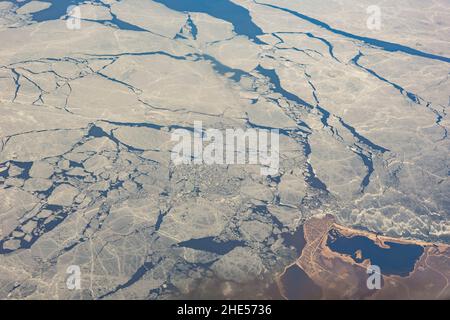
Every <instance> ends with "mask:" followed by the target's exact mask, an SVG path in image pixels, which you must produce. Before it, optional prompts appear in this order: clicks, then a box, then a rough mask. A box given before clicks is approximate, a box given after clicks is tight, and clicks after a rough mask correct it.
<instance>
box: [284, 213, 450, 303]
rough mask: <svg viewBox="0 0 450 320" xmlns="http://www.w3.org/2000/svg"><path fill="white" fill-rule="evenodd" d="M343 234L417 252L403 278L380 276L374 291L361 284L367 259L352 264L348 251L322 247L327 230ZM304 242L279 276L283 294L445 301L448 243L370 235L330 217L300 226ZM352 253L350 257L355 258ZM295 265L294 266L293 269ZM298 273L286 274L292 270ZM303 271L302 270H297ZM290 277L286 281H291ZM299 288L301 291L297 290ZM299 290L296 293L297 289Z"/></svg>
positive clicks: (448, 293) (449, 266)
mask: <svg viewBox="0 0 450 320" xmlns="http://www.w3.org/2000/svg"><path fill="white" fill-rule="evenodd" d="M333 230H336V231H338V232H339V234H341V235H343V236H345V237H346V238H352V237H354V236H364V237H367V238H368V239H370V240H372V241H373V242H374V243H375V244H376V245H378V246H379V247H381V248H388V245H386V242H390V243H400V244H415V245H419V246H422V247H423V249H424V250H423V254H422V255H421V256H420V258H419V259H418V260H417V262H416V263H415V265H414V270H413V271H412V272H411V273H409V275H407V276H405V277H401V276H397V275H385V274H383V272H382V274H383V281H382V287H381V289H380V290H376V289H375V290H370V289H368V287H367V284H366V282H367V279H368V277H369V275H368V274H367V267H368V266H369V265H370V264H371V262H370V260H369V259H366V260H364V261H362V262H361V263H358V262H355V260H354V259H353V258H352V257H351V256H350V255H345V254H340V253H337V252H334V251H332V250H331V249H330V248H329V246H328V243H327V241H328V239H329V237H330V231H333ZM304 237H305V240H306V245H305V247H304V248H303V251H302V254H301V256H300V257H299V258H298V259H297V261H296V262H295V263H294V264H292V265H290V266H288V267H287V268H286V270H285V272H284V273H283V274H281V275H280V277H279V281H278V282H279V286H280V291H281V293H282V295H283V296H284V297H285V298H290V299H292V298H294V299H295V298H298V299H318V298H320V299H450V287H449V278H450V247H449V246H448V245H444V244H433V243H426V242H420V241H412V240H404V239H394V238H389V237H384V236H379V235H377V234H374V233H370V232H366V231H360V230H355V229H350V228H347V227H344V226H341V225H338V224H336V223H335V221H334V219H333V218H332V217H331V216H327V217H325V218H322V219H318V218H314V219H311V220H309V221H308V222H307V223H306V224H305V225H304ZM360 255H361V252H360V251H358V252H356V254H355V256H357V257H358V256H360ZM293 268H295V270H294V269H293ZM294 271H295V273H296V274H297V275H299V274H300V273H301V274H302V275H301V276H297V278H296V277H295V276H294V277H293V276H292V274H293V273H294ZM302 271H303V272H304V274H303V272H302ZM293 280H294V281H295V282H294V283H292V281H293ZM300 288H302V290H300ZM300 291H301V293H300Z"/></svg>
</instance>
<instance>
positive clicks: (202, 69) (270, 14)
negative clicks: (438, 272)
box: [0, 0, 450, 299]
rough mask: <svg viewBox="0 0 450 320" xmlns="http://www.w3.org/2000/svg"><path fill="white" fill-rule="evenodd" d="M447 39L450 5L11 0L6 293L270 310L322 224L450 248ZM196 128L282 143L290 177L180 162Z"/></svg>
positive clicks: (4, 7)
mask: <svg viewBox="0 0 450 320" xmlns="http://www.w3.org/2000/svg"><path fill="white" fill-rule="evenodd" d="M48 2H51V6H49V3H48ZM373 4H375V5H378V6H379V7H380V8H381V13H382V14H381V19H382V20H381V29H380V30H370V29H368V28H367V25H366V20H367V19H368V14H367V12H366V9H367V7H368V6H370V5H373ZM69 5H79V6H80V7H79V8H80V12H81V18H82V20H81V25H80V27H81V28H79V29H77V28H75V29H73V28H68V27H67V16H66V9H67V7H68V6H69ZM449 39H450V3H449V2H448V1H447V0H434V1H426V2H423V1H419V0H409V1H406V0H401V1H395V2H393V1H377V3H373V1H368V0H364V1H358V4H357V5H356V4H355V3H354V1H350V0H336V1H331V0H330V1H317V0H316V1H313V0H305V1H288V0H277V1H275V0H273V1H264V0H258V1H256V0H255V1H250V0H232V1H231V0H215V1H212V0H179V1H176V0H155V1H150V0H123V1H114V0H108V1H106V0H105V1H77V0H72V1H47V2H39V1H27V0H25V1H1V2H0V41H1V43H2V47H1V50H0V115H1V116H0V139H1V140H0V199H1V201H0V298H11V299H14V298H30V299H33V298H60V299H70V298H72V299H78V298H85V299H91V298H94V299H96V298H105V299H106V298H114V299H118V298H139V299H145V298H148V299H157V298H169V297H174V296H191V295H194V296H195V297H211V296H213V294H214V295H217V296H222V295H223V296H226V297H266V296H267V294H268V293H267V288H266V287H267V286H269V285H270V284H271V280H272V279H273V276H274V274H276V273H278V272H280V271H281V270H282V269H283V268H284V267H285V266H286V265H288V264H290V263H291V262H292V261H294V260H295V258H296V249H295V248H294V247H293V245H294V244H295V242H293V241H292V239H293V237H292V235H291V234H292V233H294V232H295V230H296V229H297V228H298V226H299V225H301V224H302V223H303V222H304V221H305V220H306V219H308V218H309V217H311V216H316V215H323V214H332V215H334V216H335V217H336V219H337V221H338V222H339V223H341V224H344V225H347V226H351V227H357V228H363V229H368V230H370V231H374V232H379V233H382V234H385V235H388V236H394V237H405V238H414V239H422V240H426V241H435V242H447V243H448V242H450V222H449V212H450V202H449V196H450V181H449V173H450V168H449V165H450V160H449V159H450V157H449V155H450V139H449V137H448V132H447V130H448V127H449V118H448V115H447V112H448V108H449V105H450V99H449V94H450V79H449V75H450V42H449ZM194 121H202V122H203V124H204V126H205V127H210V128H217V129H225V128H251V127H253V128H278V129H281V133H282V135H281V141H280V147H281V154H280V157H281V159H280V174H279V175H278V176H272V177H264V176H261V175H260V172H259V168H258V167H256V166H251V165H239V166H237V165H235V166H207V165H202V166H200V165H197V166H189V165H186V166H174V165H173V164H172V163H171V162H170V154H169V153H170V147H171V141H170V136H171V132H173V130H175V129H176V128H180V127H182V128H192V126H193V123H194ZM71 265H77V266H80V268H81V275H82V277H81V279H82V281H81V290H73V291H71V290H68V289H67V287H66V278H67V273H66V270H67V268H68V266H71ZM242 284H246V285H245V286H243V285H242ZM218 286H219V288H221V289H222V291H221V290H217V287H218ZM269 291H270V290H269Z"/></svg>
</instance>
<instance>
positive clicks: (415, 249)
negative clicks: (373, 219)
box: [327, 230, 424, 277]
mask: <svg viewBox="0 0 450 320" xmlns="http://www.w3.org/2000/svg"><path fill="white" fill-rule="evenodd" d="M327 245H328V247H329V248H330V249H331V250H332V251H334V252H337V253H340V254H345V255H350V256H351V257H352V258H353V260H354V261H355V262H358V263H361V262H363V261H364V260H366V259H369V260H370V262H371V264H372V265H377V266H379V267H380V268H381V272H382V273H383V274H385V275H398V276H401V277H406V276H408V275H409V274H410V273H411V272H412V271H413V270H414V266H415V264H416V262H417V260H418V259H419V258H420V257H421V256H422V254H423V252H424V249H423V247H422V246H419V245H415V244H403V243H395V242H385V245H386V246H388V248H383V247H380V246H378V245H377V244H376V243H375V242H374V241H372V240H371V239H369V238H367V237H364V236H354V237H346V236H344V235H342V234H341V233H340V232H339V231H337V230H331V231H330V233H329V236H328V240H327ZM358 252H359V253H360V254H358Z"/></svg>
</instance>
